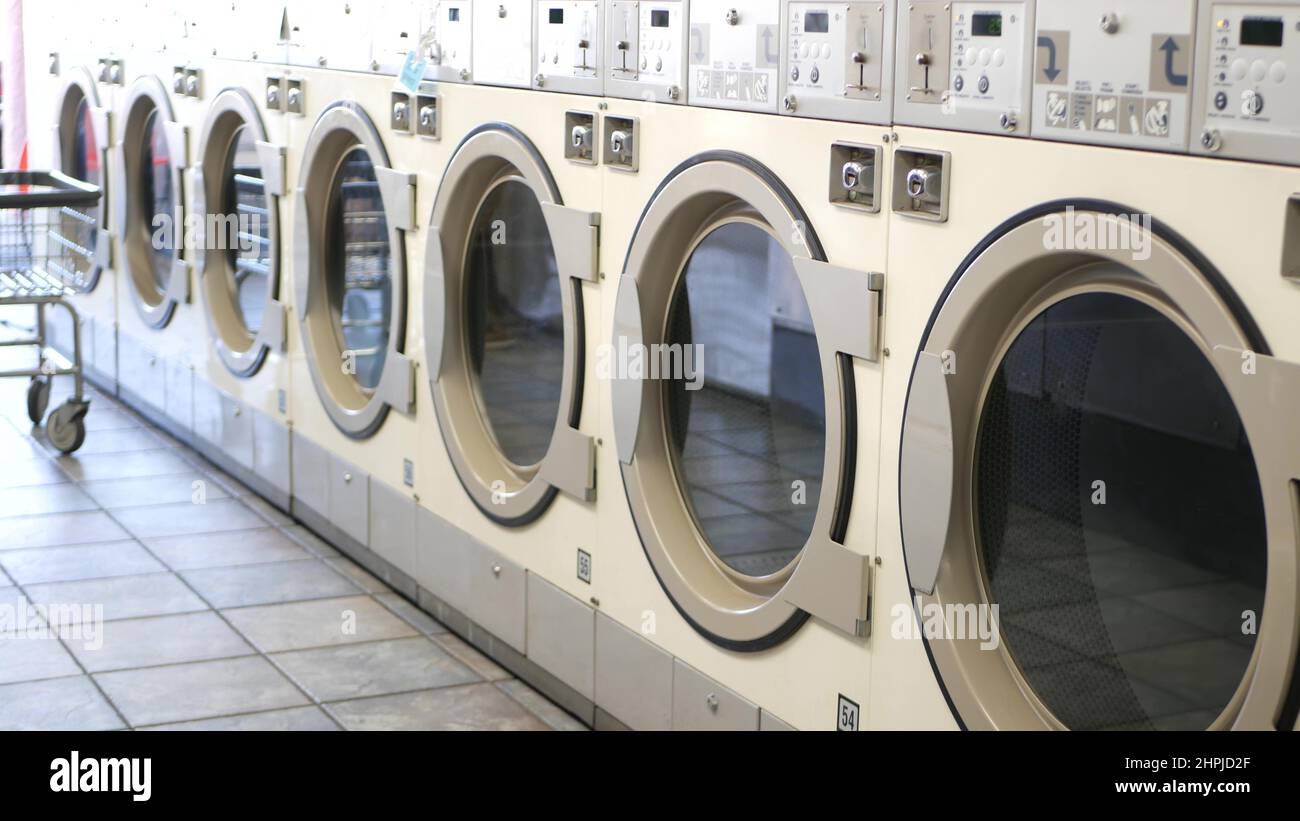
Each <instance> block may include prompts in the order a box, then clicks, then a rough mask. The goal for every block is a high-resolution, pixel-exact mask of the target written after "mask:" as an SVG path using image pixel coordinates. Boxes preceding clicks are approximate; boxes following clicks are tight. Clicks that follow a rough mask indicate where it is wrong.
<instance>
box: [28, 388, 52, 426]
mask: <svg viewBox="0 0 1300 821" xmlns="http://www.w3.org/2000/svg"><path fill="white" fill-rule="evenodd" d="M49 406H50V380H48V379H46V378H44V377H41V376H33V377H32V381H31V383H30V384H28V386H27V418H28V419H30V420H32V424H33V425H39V424H40V423H41V420H42V419H44V418H45V409H46V408H48V407H49Z"/></svg>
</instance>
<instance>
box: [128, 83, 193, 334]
mask: <svg viewBox="0 0 1300 821" xmlns="http://www.w3.org/2000/svg"><path fill="white" fill-rule="evenodd" d="M125 112H126V117H125V125H124V126H123V129H122V141H121V143H120V150H121V152H122V168H123V171H124V181H123V188H124V193H125V197H124V201H123V203H122V205H123V207H122V208H121V209H119V210H120V212H121V215H122V220H121V232H122V240H123V246H124V247H123V251H124V252H125V257H126V268H127V269H128V273H129V275H130V276H129V279H130V282H131V285H132V288H133V290H134V291H135V295H136V300H135V302H136V309H137V310H138V311H139V313H140V315H141V317H142V318H143V319H144V320H145V322H146V323H148V324H149V325H152V326H153V327H156V328H161V327H163V326H164V325H166V324H167V322H168V321H170V319H171V316H172V313H173V312H174V311H175V308H176V303H177V302H178V301H179V300H183V299H185V298H187V295H188V283H187V281H186V280H187V279H188V276H189V274H188V271H187V270H186V268H185V266H184V264H183V263H182V258H181V251H182V246H183V236H184V227H185V211H184V207H183V205H182V203H183V202H184V198H183V191H182V186H181V174H182V171H183V160H182V158H180V157H175V156H172V150H171V139H170V138H169V136H168V132H169V129H170V128H171V127H173V126H174V125H175V117H174V115H173V114H172V109H171V102H170V100H169V99H168V97H167V91H166V89H165V88H164V87H163V85H162V82H161V81H159V80H158V78H156V77H141V78H140V79H138V80H136V81H135V83H134V84H132V86H131V88H130V90H129V91H128V93H127V98H126V103H125Z"/></svg>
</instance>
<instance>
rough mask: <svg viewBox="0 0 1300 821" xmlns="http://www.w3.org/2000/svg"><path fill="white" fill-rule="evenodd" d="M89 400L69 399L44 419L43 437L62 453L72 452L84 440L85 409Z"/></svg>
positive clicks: (87, 408)
mask: <svg viewBox="0 0 1300 821" xmlns="http://www.w3.org/2000/svg"><path fill="white" fill-rule="evenodd" d="M89 409H90V403H89V402H84V401H83V402H78V401H77V400H75V399H69V400H68V401H67V402H64V403H63V404H62V405H59V407H58V408H56V409H55V411H54V412H53V413H51V414H50V418H49V419H47V420H46V421H45V437H46V438H47V439H49V440H50V444H51V445H54V447H56V448H58V449H59V450H60V451H62V452H64V453H72V452H73V451H75V450H76V449H77V448H79V447H81V445H82V443H84V442H85V441H86V411H87V410H89Z"/></svg>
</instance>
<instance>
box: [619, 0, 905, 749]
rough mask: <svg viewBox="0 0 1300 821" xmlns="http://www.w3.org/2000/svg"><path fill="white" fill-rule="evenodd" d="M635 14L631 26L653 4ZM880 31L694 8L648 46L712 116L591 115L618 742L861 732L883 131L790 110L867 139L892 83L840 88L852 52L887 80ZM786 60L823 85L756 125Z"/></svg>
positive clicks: (871, 6) (837, 13)
mask: <svg viewBox="0 0 1300 821" xmlns="http://www.w3.org/2000/svg"><path fill="white" fill-rule="evenodd" d="M642 5H643V6H650V7H652V12H651V15H649V16H648V22H649V23H650V24H651V26H652V25H653V22H654V16H653V7H655V6H659V5H665V6H667V5H672V4H654V3H648V4H642ZM787 15H788V16H789V17H790V20H791V21H793V22H794V23H795V25H789V26H787V25H784V24H783V20H785V19H786V17H787ZM887 19H891V20H892V18H887V15H886V11H885V9H884V7H883V6H881V5H880V4H878V3H847V4H843V3H842V4H816V3H789V4H784V3H777V2H751V3H739V4H736V3H731V4H721V3H710V2H701V1H699V0H697V1H696V2H692V3H691V4H690V10H689V20H688V21H686V24H685V25H683V24H682V21H680V20H676V21H674V23H675V24H676V25H677V26H678V28H676V29H674V30H673V35H674V39H672V40H671V47H664V49H663V50H664V51H667V52H668V53H674V52H676V50H678V49H689V50H690V52H691V55H690V56H689V57H688V65H689V71H690V72H691V73H690V74H689V75H688V77H689V79H688V80H687V81H686V83H685V87H686V88H687V90H688V94H691V95H695V94H697V93H698V92H701V90H703V91H704V92H707V96H706V104H707V105H708V106H709V108H696V107H681V106H672V105H663V104H647V103H645V102H641V101H639V100H637V99H636V98H638V97H640V96H641V95H639V94H637V93H636V91H635V90H632V91H631V92H630V93H628V95H627V96H628V97H630V98H632V99H620V100H615V99H611V100H610V101H609V109H608V111H606V112H605V113H604V117H603V130H602V149H603V156H604V159H605V163H604V168H603V180H604V195H603V197H604V206H605V210H604V216H603V219H602V232H603V236H604V241H603V242H602V252H601V269H602V270H603V271H606V272H608V273H609V275H610V277H611V278H615V279H616V282H607V283H606V285H605V286H604V291H603V293H602V297H603V300H604V301H603V306H602V313H603V314H604V316H605V321H604V322H603V323H602V328H603V330H604V338H603V340H602V341H603V343H604V346H605V348H606V351H605V353H606V361H607V362H608V365H607V367H606V368H604V370H603V373H602V381H601V383H600V386H601V390H602V392H605V391H608V402H607V404H606V405H605V406H604V408H603V414H604V416H603V423H602V429H603V430H604V431H606V438H605V445H604V447H602V448H600V449H599V451H598V460H599V461H598V471H597V473H598V476H599V478H600V484H601V488H600V492H601V495H602V498H605V499H608V497H609V496H617V495H620V494H621V495H623V496H624V497H625V499H626V502H627V504H626V505H602V506H601V508H600V517H601V521H600V526H601V535H602V539H601V550H600V551H599V553H598V554H597V555H596V556H595V557H594V564H593V566H594V575H595V577H596V585H597V587H598V589H599V590H600V591H601V595H600V613H599V614H598V615H597V625H596V627H597V629H596V666H597V671H596V704H597V706H598V707H599V708H600V709H601V710H602V711H604V713H607V714H608V715H609V716H611V717H612V718H614V719H616V720H617V721H619V722H621V723H623V724H627V725H630V726H633V727H644V728H658V729H665V728H679V729H688V728H700V727H722V728H733V729H742V728H746V729H756V728H759V727H760V726H761V727H765V728H781V727H786V726H795V727H801V728H822V729H830V728H833V727H837V726H841V727H844V728H849V729H856V728H857V727H858V726H859V718H860V715H859V714H860V710H861V709H862V705H865V704H866V703H867V698H868V695H869V690H868V685H869V682H870V676H871V670H872V667H873V666H874V661H873V653H872V649H871V647H872V642H874V641H876V640H877V639H876V638H874V633H875V626H874V625H873V624H872V621H873V620H874V619H873V616H872V614H871V610H870V608H869V601H870V596H871V593H870V590H871V583H872V582H871V579H872V575H873V573H872V560H873V559H872V557H873V556H874V555H875V553H876V548H875V537H876V529H877V524H876V516H877V511H876V487H875V485H876V475H877V456H878V440H877V435H878V429H879V410H880V380H881V364H880V363H881V361H882V356H883V353H882V350H881V347H880V341H879V320H880V317H881V313H882V310H883V311H884V312H885V313H886V314H887V313H888V311H889V310H890V308H889V301H890V297H889V292H890V290H891V287H892V286H890V285H888V284H887V283H888V282H890V281H892V276H889V277H887V276H886V274H885V272H886V265H885V262H886V257H885V254H886V243H885V238H886V221H885V213H883V212H882V211H881V208H880V196H881V190H882V186H884V185H887V183H888V180H889V171H888V168H887V167H886V165H887V156H888V155H887V149H888V147H889V145H890V139H891V137H890V131H889V129H888V127H887V125H885V126H881V125H866V124H861V123H853V124H850V123H844V122H834V121H829V120H823V119H807V118H804V117H802V116H800V111H801V110H803V111H806V112H807V113H817V114H819V115H823V116H824V115H825V114H826V113H827V112H828V109H827V108H824V107H823V106H825V105H828V104H829V105H831V106H832V107H836V108H838V109H839V111H838V113H837V116H838V115H839V114H844V115H849V116H851V118H853V119H859V120H863V121H868V120H876V121H878V122H882V123H887V122H888V112H889V105H888V102H887V101H888V98H889V96H890V95H891V87H890V86H883V87H880V86H877V87H876V88H875V89H873V90H872V91H871V92H870V94H869V95H867V96H866V97H857V96H856V95H857V90H856V89H847V90H846V89H845V88H844V87H843V83H844V79H843V78H844V77H845V76H847V72H849V71H851V66H854V65H858V64H861V63H859V62H858V61H855V55H854V52H858V59H859V60H860V61H863V62H865V61H867V60H869V61H870V64H871V65H872V66H873V67H879V66H882V65H883V66H890V65H892V61H891V54H892V46H893V40H892V37H890V36H888V34H887V32H886V25H887V24H886V20H887ZM741 30H743V31H741ZM737 31H741V34H743V36H741V35H739V34H737ZM640 34H641V38H642V39H641V44H640V45H641V47H642V48H644V44H645V42H646V38H647V37H649V38H650V39H651V41H659V40H661V39H662V38H663V37H664V35H661V34H659V33H658V32H656V31H655V30H654V28H652V27H650V26H647V27H645V28H643V29H642V30H641V32H640ZM781 36H784V37H785V38H786V39H785V41H784V42H782V41H781V40H780V38H781ZM823 47H825V49H826V54H827V57H826V58H823V57H822V49H823ZM785 49H790V50H791V52H792V54H793V55H794V56H793V57H792V58H789V59H790V60H792V61H793V63H799V65H800V66H801V67H800V71H801V72H809V71H811V69H812V66H813V65H818V66H819V71H821V70H825V71H827V72H828V73H833V72H835V71H838V72H839V73H838V75H837V76H839V77H840V80H839V82H837V83H834V84H830V83H827V84H825V87H823V88H817V87H814V86H812V85H811V84H809V85H807V86H803V87H800V90H799V91H797V92H794V93H795V94H797V96H798V98H799V101H798V104H797V105H796V106H794V107H792V111H791V112H790V115H789V116H779V115H777V113H776V108H775V107H774V106H773V107H770V108H769V107H768V106H767V105H766V103H763V102H762V101H760V100H759V99H758V97H759V96H762V95H760V94H759V92H760V91H762V89H763V87H764V86H763V82H765V81H763V80H762V79H761V78H762V77H767V76H768V75H766V74H764V73H763V72H764V71H766V69H765V68H762V66H764V65H767V64H770V65H771V67H772V76H771V77H770V78H769V79H768V80H767V81H766V82H770V83H771V85H770V86H767V88H768V90H770V92H771V93H772V94H773V95H775V93H776V91H777V88H778V85H777V83H776V78H775V70H776V67H777V66H779V65H781V64H782V58H781V56H780V54H779V53H778V52H779V51H782V50H785ZM814 50H815V54H816V57H810V59H807V60H806V61H804V62H802V63H800V62H799V61H800V60H803V59H804V58H803V55H813V54H814ZM793 63H792V62H790V61H787V62H786V63H785V64H786V65H792V64H793ZM745 67H754V68H753V70H750V69H748V68H745ZM877 71H879V69H878V68H877ZM705 75H707V78H705V79H702V77H704V76H705ZM804 76H806V75H804ZM652 79H653V78H652ZM729 89H733V90H737V91H736V92H735V93H734V94H732V93H730V92H729V91H728V90H729ZM714 92H719V94H716V95H715V94H714ZM876 92H880V94H881V96H882V101H883V102H884V105H883V106H879V105H878V102H880V101H877V100H876V99H875V94H876ZM691 99H692V101H694V99H695V98H694V97H693V96H692V97H691ZM852 102H859V103H861V105H860V106H853V105H851V104H850V105H841V104H845V103H852ZM760 103H761V104H760ZM727 107H731V108H733V109H741V110H725V109H726V108H727ZM754 108H761V109H762V110H763V112H764V113H757V112H755V111H752V110H746V109H754ZM769 111H770V113H767V112H769ZM619 143H621V144H623V145H627V144H629V143H630V144H631V145H632V146H633V148H634V150H635V153H634V154H631V155H628V154H626V153H621V152H619V151H617V150H616V148H617V147H618V144H619Z"/></svg>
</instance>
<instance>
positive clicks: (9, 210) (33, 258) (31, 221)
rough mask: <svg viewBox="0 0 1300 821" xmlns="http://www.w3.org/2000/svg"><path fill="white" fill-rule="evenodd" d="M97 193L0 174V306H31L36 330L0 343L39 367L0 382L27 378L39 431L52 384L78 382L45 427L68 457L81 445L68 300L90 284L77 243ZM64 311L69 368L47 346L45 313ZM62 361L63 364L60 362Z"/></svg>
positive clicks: (58, 178)
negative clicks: (30, 356)
mask: <svg viewBox="0 0 1300 821" xmlns="http://www.w3.org/2000/svg"><path fill="white" fill-rule="evenodd" d="M99 194H100V191H99V188H98V187H97V186H94V185H90V184H89V183H85V182H81V181H80V180H75V179H73V178H72V177H68V176H65V175H63V174H60V173H58V172H56V171H0V306H4V305H32V306H35V308H36V325H35V327H34V328H32V329H31V331H32V332H33V333H32V336H30V337H26V338H22V339H10V340H0V346H5V347H21V346H25V347H34V348H36V350H37V357H36V359H37V365H36V367H35V368H28V369H24V370H13V371H0V378H3V377H6V376H25V377H28V379H30V380H31V381H30V384H29V385H28V387H27V416H28V418H30V419H31V420H32V423H33V424H36V425H39V424H40V423H41V419H42V418H43V417H44V416H45V411H46V409H47V408H48V406H49V403H50V382H51V381H52V380H53V378H54V377H56V376H71V377H74V379H75V381H76V388H75V390H74V391H73V395H72V398H70V399H68V400H67V401H66V402H64V403H63V404H62V405H60V406H59V407H58V408H56V409H54V410H53V411H52V412H51V413H50V415H49V419H47V420H46V423H45V435H46V437H47V438H48V439H49V441H50V444H52V445H54V447H56V448H58V449H59V450H61V451H63V452H64V453H72V452H73V451H75V450H76V449H77V448H79V447H81V444H82V443H83V442H84V441H85V440H86V422H85V420H86V411H87V410H88V409H89V408H90V400H88V399H86V398H85V397H84V396H83V395H82V387H83V385H82V382H83V380H82V367H81V323H80V322H79V321H78V317H77V311H76V309H75V308H73V307H72V303H71V302H69V301H68V299H67V298H68V297H69V296H71V295H73V294H76V293H80V292H81V291H84V290H85V288H86V285H87V282H86V280H85V278H84V276H83V275H82V273H81V266H80V265H79V264H78V261H79V260H81V261H84V260H85V259H86V258H87V256H88V255H89V254H91V253H92V252H93V248H89V247H85V246H83V245H82V244H80V243H79V242H78V238H80V237H84V236H86V234H87V232H86V231H84V230H78V229H79V228H81V227H82V223H84V221H85V220H86V218H87V217H86V214H85V211H86V210H88V209H90V208H93V207H94V206H95V205H97V204H98V203H99ZM55 304H57V305H61V306H63V307H64V308H66V309H67V311H68V314H69V316H70V317H71V319H72V362H71V363H70V365H68V366H66V367H60V366H59V365H58V364H56V362H55V361H54V359H53V358H51V357H50V356H49V351H48V350H47V348H46V324H45V323H46V313H45V311H46V308H47V307H48V306H50V305H55ZM60 361H62V358H61V357H60Z"/></svg>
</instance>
